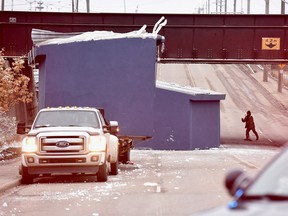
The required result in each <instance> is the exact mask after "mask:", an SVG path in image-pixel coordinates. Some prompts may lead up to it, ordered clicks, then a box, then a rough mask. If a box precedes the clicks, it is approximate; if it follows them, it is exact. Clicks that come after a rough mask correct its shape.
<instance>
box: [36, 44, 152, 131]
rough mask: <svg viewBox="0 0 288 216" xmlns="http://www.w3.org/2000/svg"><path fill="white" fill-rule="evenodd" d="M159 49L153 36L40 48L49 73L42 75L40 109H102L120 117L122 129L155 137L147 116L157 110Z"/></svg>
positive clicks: (43, 70)
mask: <svg viewBox="0 0 288 216" xmlns="http://www.w3.org/2000/svg"><path fill="white" fill-rule="evenodd" d="M155 47H156V43H155V40H154V39H145V40H143V39H121V40H120V39H116V40H102V41H97V42H95V41H94V42H93V41H90V42H77V43H70V44H61V45H46V46H41V47H40V48H38V50H37V54H38V55H42V54H43V55H46V59H45V66H43V69H42V70H41V68H40V77H41V76H43V77H45V80H43V79H41V78H40V101H39V106H40V108H43V107H47V106H93V107H95V106H96V107H102V108H105V110H106V112H105V114H106V116H107V118H108V119H109V120H118V121H119V124H120V129H121V133H123V134H133V135H145V136H151V133H152V131H153V123H152V122H151V121H149V120H147V117H148V116H149V117H151V116H152V114H153V103H154V99H153V98H154V97H153V95H154V92H155V50H156V48H155ZM43 65H44V63H43ZM40 67H41V66H40ZM41 81H44V82H45V83H43V82H41ZM152 81H153V82H152ZM41 90H42V91H44V92H41Z"/></svg>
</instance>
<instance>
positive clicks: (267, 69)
mask: <svg viewBox="0 0 288 216" xmlns="http://www.w3.org/2000/svg"><path fill="white" fill-rule="evenodd" d="M268 71H269V68H268V65H264V71H263V82H268Z"/></svg>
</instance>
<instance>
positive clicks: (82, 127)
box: [17, 107, 119, 184]
mask: <svg viewBox="0 0 288 216" xmlns="http://www.w3.org/2000/svg"><path fill="white" fill-rule="evenodd" d="M26 130H27V129H26V127H25V125H21V124H20V125H18V128H17V131H18V133H19V134H25V133H26ZM117 131H118V122H116V121H111V122H110V124H107V123H106V122H105V119H104V117H103V116H102V114H101V112H100V110H99V109H96V108H79V107H64V108H61V107H59V108H45V109H42V110H40V111H39V113H38V114H37V116H36V118H35V120H34V122H33V124H32V127H31V129H30V130H29V131H28V134H27V135H26V136H25V138H24V139H23V142H22V156H21V165H20V174H21V175H22V183H24V184H30V183H33V180H34V178H36V177H41V176H43V175H44V176H45V175H51V174H67V173H68V174H92V175H95V176H97V181H100V182H105V181H107V178H108V174H111V175H117V174H118V144H119V140H118V138H117V136H116V135H115V134H116V133H117Z"/></svg>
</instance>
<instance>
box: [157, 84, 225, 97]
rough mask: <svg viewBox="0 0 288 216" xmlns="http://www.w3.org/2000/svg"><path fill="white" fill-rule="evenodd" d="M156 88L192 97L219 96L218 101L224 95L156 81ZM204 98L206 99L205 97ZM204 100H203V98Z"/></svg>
mask: <svg viewBox="0 0 288 216" xmlns="http://www.w3.org/2000/svg"><path fill="white" fill-rule="evenodd" d="M156 87H157V88H159V89H164V90H169V91H174V92H179V93H184V94H188V95H193V96H212V97H213V96H219V99H220V100H221V99H224V97H225V94H223V93H219V92H215V91H212V90H208V89H203V88H200V87H192V86H181V85H178V84H175V83H167V82H162V81H156ZM205 98H206V97H205ZM203 99H204V98H203Z"/></svg>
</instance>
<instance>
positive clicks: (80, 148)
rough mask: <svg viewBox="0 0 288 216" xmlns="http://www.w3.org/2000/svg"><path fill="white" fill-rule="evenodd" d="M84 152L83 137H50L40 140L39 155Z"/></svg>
mask: <svg viewBox="0 0 288 216" xmlns="http://www.w3.org/2000/svg"><path fill="white" fill-rule="evenodd" d="M84 151H85V137H81V136H67V137H65V136H51V137H41V138H40V153H53V154H55V153H59V154H65V153H67V154H68V153H81V152H84Z"/></svg>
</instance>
